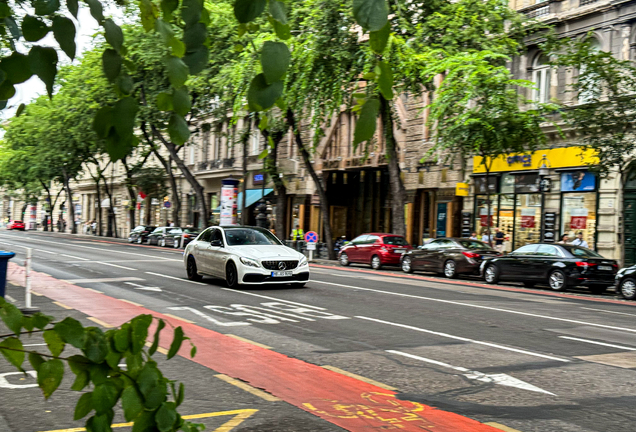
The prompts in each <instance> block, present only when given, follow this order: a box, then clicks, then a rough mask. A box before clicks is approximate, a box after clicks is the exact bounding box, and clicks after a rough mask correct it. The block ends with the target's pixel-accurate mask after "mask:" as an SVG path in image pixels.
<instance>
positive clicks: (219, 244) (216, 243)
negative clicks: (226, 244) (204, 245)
mask: <svg viewBox="0 0 636 432" xmlns="http://www.w3.org/2000/svg"><path fill="white" fill-rule="evenodd" d="M210 246H213V247H223V242H222V241H221V240H212V241H211V242H210Z"/></svg>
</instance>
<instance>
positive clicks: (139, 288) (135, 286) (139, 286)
mask: <svg viewBox="0 0 636 432" xmlns="http://www.w3.org/2000/svg"><path fill="white" fill-rule="evenodd" d="M124 283H125V284H126V285H131V286H132V287H134V288H135V289H138V290H142V291H156V292H162V291H163V290H162V289H161V288H159V287H147V286H143V285H139V284H136V283H132V282H124Z"/></svg>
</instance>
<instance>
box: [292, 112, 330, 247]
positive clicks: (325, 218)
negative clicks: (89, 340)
mask: <svg viewBox="0 0 636 432" xmlns="http://www.w3.org/2000/svg"><path fill="white" fill-rule="evenodd" d="M286 119H287V124H288V125H289V127H291V128H292V131H293V133H294V140H295V141H296V146H297V147H298V151H299V153H300V155H301V156H302V158H303V162H304V164H305V168H307V171H308V172H309V175H310V176H311V178H312V180H313V181H314V184H315V185H316V190H317V192H318V196H319V197H320V212H321V213H322V224H323V228H324V231H325V243H327V253H328V254H329V259H331V260H334V259H336V251H334V249H333V237H332V235H331V220H329V201H328V200H327V192H326V191H325V188H324V187H323V184H322V181H321V180H320V179H319V178H318V175H317V174H316V170H314V166H313V165H312V164H311V157H310V155H309V152H308V151H307V149H306V148H305V145H304V144H303V139H302V136H301V135H300V130H299V129H298V128H297V126H296V117H295V116H294V112H293V111H292V110H291V109H288V110H287V115H286Z"/></svg>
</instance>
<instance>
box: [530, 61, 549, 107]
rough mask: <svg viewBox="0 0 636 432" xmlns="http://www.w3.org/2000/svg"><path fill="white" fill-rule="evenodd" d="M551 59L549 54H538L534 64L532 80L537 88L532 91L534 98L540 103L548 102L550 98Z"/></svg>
mask: <svg viewBox="0 0 636 432" xmlns="http://www.w3.org/2000/svg"><path fill="white" fill-rule="evenodd" d="M549 62H550V60H549V59H548V57H547V56H545V55H543V54H541V55H538V56H537V57H536V58H535V60H534V64H533V66H532V81H533V82H534V85H535V88H534V90H533V91H532V100H534V101H535V102H538V103H547V102H548V101H549V100H550V74H551V71H550V64H549Z"/></svg>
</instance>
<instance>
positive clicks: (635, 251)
mask: <svg viewBox="0 0 636 432" xmlns="http://www.w3.org/2000/svg"><path fill="white" fill-rule="evenodd" d="M623 221H624V225H625V267H628V266H631V265H634V264H636V191H625V194H624V199H623Z"/></svg>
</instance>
